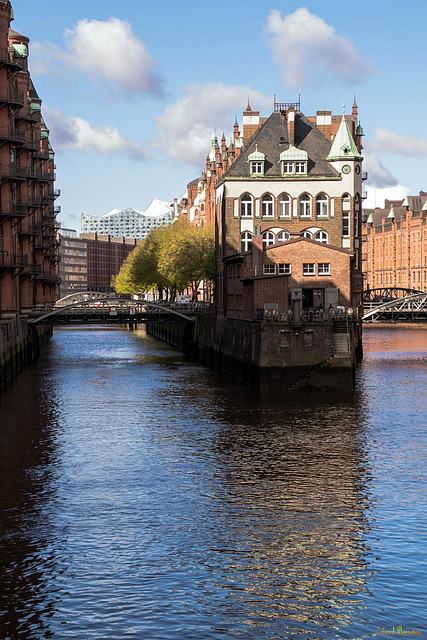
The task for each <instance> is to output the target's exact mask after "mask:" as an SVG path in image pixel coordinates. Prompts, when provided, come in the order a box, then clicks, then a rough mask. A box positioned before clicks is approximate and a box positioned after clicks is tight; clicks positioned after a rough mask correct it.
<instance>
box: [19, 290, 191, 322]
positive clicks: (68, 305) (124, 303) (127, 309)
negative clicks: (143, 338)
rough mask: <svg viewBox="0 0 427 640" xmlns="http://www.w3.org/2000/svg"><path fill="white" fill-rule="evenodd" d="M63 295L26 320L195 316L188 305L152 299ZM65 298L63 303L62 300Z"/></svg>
mask: <svg viewBox="0 0 427 640" xmlns="http://www.w3.org/2000/svg"><path fill="white" fill-rule="evenodd" d="M71 298H72V300H71V302H70V301H68V300H65V299H64V298H63V299H62V300H60V301H58V303H57V304H56V305H55V306H54V307H53V308H52V309H49V310H46V309H43V310H42V309H40V310H36V311H34V312H33V313H32V314H31V315H30V318H29V321H28V323H29V324H31V325H37V324H59V325H65V324H67V325H70V324H72V325H74V324H111V323H112V324H129V325H133V324H141V323H146V322H159V321H162V322H182V321H186V322H192V321H193V320H194V318H195V315H194V310H193V308H192V307H189V308H185V307H184V306H181V307H180V306H179V305H176V306H175V307H173V306H170V305H166V304H159V303H155V302H143V301H141V300H128V299H124V298H115V297H99V298H97V299H95V298H94V299H93V300H92V299H90V300H85V299H83V300H79V301H75V300H76V298H75V297H73V296H71ZM64 302H65V304H64Z"/></svg>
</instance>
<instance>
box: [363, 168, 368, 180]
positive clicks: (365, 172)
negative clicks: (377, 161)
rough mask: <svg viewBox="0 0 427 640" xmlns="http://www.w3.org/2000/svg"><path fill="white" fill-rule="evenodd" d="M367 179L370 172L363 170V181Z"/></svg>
mask: <svg viewBox="0 0 427 640" xmlns="http://www.w3.org/2000/svg"><path fill="white" fill-rule="evenodd" d="M367 179H368V172H367V171H362V182H364V181H365V180H367Z"/></svg>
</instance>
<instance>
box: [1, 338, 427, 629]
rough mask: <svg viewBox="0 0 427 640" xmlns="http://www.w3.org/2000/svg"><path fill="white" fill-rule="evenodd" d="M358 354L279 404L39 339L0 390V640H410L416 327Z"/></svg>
mask: <svg viewBox="0 0 427 640" xmlns="http://www.w3.org/2000/svg"><path fill="white" fill-rule="evenodd" d="M364 347H365V358H364V361H363V364H362V365H361V366H360V368H359V370H358V372H357V380H356V389H355V392H354V394H352V395H350V396H349V397H347V398H346V397H342V396H341V397H337V396H335V395H333V394H328V395H326V396H325V395H323V396H316V397H313V396H304V395H302V396H294V397H292V398H290V399H289V398H286V397H281V396H280V395H276V396H273V397H267V396H264V397H262V396H259V395H257V394H254V393H253V392H251V391H250V390H248V389H245V388H243V387H241V386H240V385H239V384H238V383H237V382H235V381H230V380H228V379H224V378H221V377H220V375H219V374H218V373H216V372H215V371H212V370H209V369H206V368H204V367H202V366H200V365H198V364H196V363H193V362H190V361H188V360H186V358H185V357H184V356H183V355H181V354H180V353H178V352H176V351H174V350H173V349H172V348H170V347H169V346H167V345H165V344H162V343H159V342H157V341H155V340H153V339H152V338H149V337H147V336H146V335H145V333H144V332H143V331H141V332H139V331H138V332H128V331H122V330H119V329H114V328H111V329H105V328H91V329H64V330H60V331H57V332H55V334H54V337H53V339H52V340H51V342H50V344H49V345H48V346H47V348H46V349H45V351H44V352H43V354H42V356H41V357H40V359H39V360H38V361H37V362H35V363H33V364H32V365H31V366H29V367H28V369H27V370H26V371H25V372H24V373H23V374H22V375H21V376H20V377H19V378H18V379H17V380H16V381H15V382H14V383H13V384H12V385H11V386H10V387H9V388H8V389H7V390H6V391H4V392H3V393H2V394H1V396H0V410H1V414H0V415H1V425H0V462H1V470H0V544H1V549H0V640H39V639H41V638H54V639H55V640H62V639H64V640H65V639H72V640H90V639H96V640H109V639H114V640H123V639H125V638H137V639H138V640H153V639H161V640H170V639H172V638H173V639H178V640H193V639H194V640H196V639H197V640H210V639H215V640H241V639H242V640H246V639H247V640H249V639H250V640H252V639H254V640H258V639H259V640H261V639H262V640H264V639H269V640H277V639H282V638H286V639H292V638H295V639H299V640H306V639H307V640H309V639H310V640H323V639H326V640H330V639H333V638H339V639H341V640H346V639H356V638H371V637H377V636H385V635H392V634H393V630H394V635H407V633H408V632H412V631H414V633H413V634H411V637H412V636H413V635H416V637H424V638H426V637H427V615H426V612H427V595H426V584H427V566H426V560H427V556H426V549H427V545H426V531H427V527H426V524H427V522H426V520H427V518H426V511H427V510H426V502H427V499H426V476H427V464H426V460H425V457H426V450H427V420H426V414H427V411H426V409H427V368H426V363H427V328H402V327H392V328H372V327H367V328H366V330H365V336H364ZM405 632H407V633H405Z"/></svg>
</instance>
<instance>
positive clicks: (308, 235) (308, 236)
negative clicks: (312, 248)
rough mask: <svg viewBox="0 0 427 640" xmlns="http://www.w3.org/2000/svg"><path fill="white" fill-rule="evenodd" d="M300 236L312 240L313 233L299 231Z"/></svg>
mask: <svg viewBox="0 0 427 640" xmlns="http://www.w3.org/2000/svg"><path fill="white" fill-rule="evenodd" d="M301 237H302V238H307V240H313V234H312V233H311V231H301Z"/></svg>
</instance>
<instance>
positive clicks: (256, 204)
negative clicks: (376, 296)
mask: <svg viewBox="0 0 427 640" xmlns="http://www.w3.org/2000/svg"><path fill="white" fill-rule="evenodd" d="M334 119H335V120H336V116H332V115H331V113H330V112H325V111H321V112H318V114H317V116H316V117H314V118H306V117H305V116H304V114H303V113H302V112H301V111H300V109H299V104H282V103H276V104H275V109H274V112H273V113H272V114H271V116H270V117H269V118H260V117H259V112H257V111H252V109H251V108H250V106H249V105H248V107H247V109H246V110H245V112H244V113H243V138H240V137H237V136H236V137H235V138H234V143H233V149H232V152H233V153H232V154H231V155H229V156H227V154H226V151H224V150H222V149H221V150H219V149H218V147H217V146H215V147H214V145H213V147H212V151H211V154H210V156H209V162H208V165H207V166H208V170H207V178H206V179H207V185H208V184H209V179H210V178H211V179H212V180H213V184H214V187H215V208H216V225H217V274H218V279H217V295H218V306H219V309H220V311H222V312H223V313H224V315H225V316H227V317H230V318H241V319H247V320H251V319H253V318H255V317H256V316H257V313H259V310H263V309H266V308H270V307H269V305H275V308H276V309H277V311H279V312H283V313H285V314H286V313H287V312H288V310H289V308H290V294H291V293H292V292H293V291H294V290H297V292H296V294H297V295H302V304H303V308H305V309H307V310H309V309H313V310H316V309H321V308H323V309H325V308H329V307H330V306H331V305H332V307H336V306H338V305H342V306H345V307H359V306H360V304H361V300H362V273H361V254H360V248H361V204H362V171H361V165H362V156H361V153H360V152H361V149H362V145H361V136H362V135H363V130H362V129H361V127H360V126H358V125H357V106H356V105H353V112H352V115H351V116H344V115H342V116H341V117H340V118H339V123H336V122H334ZM335 124H336V126H335ZM236 142H237V144H236ZM236 149H238V153H236ZM214 156H215V158H214ZM225 156H226V158H225V160H226V162H225V163H224V162H223V158H224V157H225ZM218 158H219V159H218ZM209 173H210V175H209ZM214 175H215V176H216V177H215V178H213V176H214ZM208 211H209V209H208ZM294 293H295V291H294Z"/></svg>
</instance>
